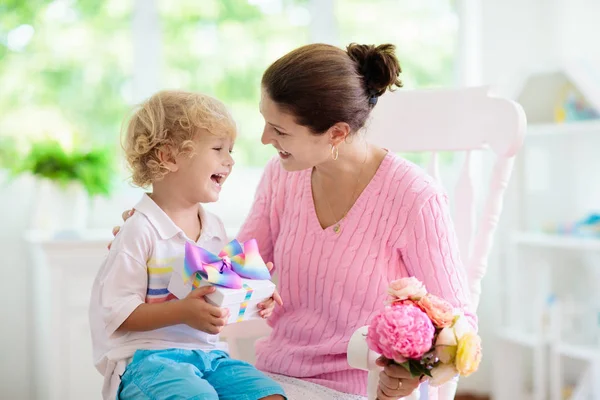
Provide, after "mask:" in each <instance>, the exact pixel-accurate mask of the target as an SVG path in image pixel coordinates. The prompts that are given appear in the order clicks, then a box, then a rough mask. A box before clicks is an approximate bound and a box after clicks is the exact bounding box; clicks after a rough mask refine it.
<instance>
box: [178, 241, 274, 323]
mask: <svg viewBox="0 0 600 400" xmlns="http://www.w3.org/2000/svg"><path fill="white" fill-rule="evenodd" d="M270 276H271V275H270V273H269V270H268V269H267V267H266V265H265V264H264V262H263V260H262V258H261V257H260V254H259V253H258V245H257V243H256V241H254V240H251V241H248V242H245V243H244V244H243V245H242V244H240V243H239V242H237V241H232V242H231V243H229V244H228V245H227V246H226V247H225V248H224V249H223V250H222V251H221V253H219V255H215V254H212V253H210V252H208V251H206V250H205V249H202V248H200V247H198V246H195V245H193V244H191V243H186V249H185V258H184V259H183V260H181V261H180V262H178V263H176V265H174V268H173V274H172V276H171V280H170V282H169V286H168V290H169V292H171V293H172V294H173V295H174V296H176V297H177V298H179V299H183V298H185V297H186V296H187V295H188V294H189V293H190V292H191V291H192V290H193V289H195V288H198V287H201V286H208V285H214V286H215V287H216V290H215V291H214V292H213V293H211V294H208V295H206V296H205V298H206V300H207V301H208V302H209V303H210V304H212V305H215V306H217V307H222V308H227V309H228V310H229V320H228V321H227V323H228V324H231V323H235V322H241V321H246V320H249V319H256V318H260V315H259V314H258V312H259V309H258V304H259V303H261V302H263V301H265V300H267V299H269V298H270V297H271V296H273V293H274V292H275V284H274V283H273V282H271V281H270V279H260V278H270ZM250 278H254V279H250Z"/></svg>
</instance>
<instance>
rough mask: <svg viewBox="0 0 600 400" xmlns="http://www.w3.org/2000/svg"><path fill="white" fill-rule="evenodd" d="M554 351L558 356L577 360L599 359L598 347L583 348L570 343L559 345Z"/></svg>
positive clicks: (599, 350)
mask: <svg viewBox="0 0 600 400" xmlns="http://www.w3.org/2000/svg"><path fill="white" fill-rule="evenodd" d="M556 350H557V352H558V353H559V354H560V355H563V356H567V357H571V358H576V359H579V360H587V361H594V360H598V359H600V346H599V347H593V346H583V345H576V344H570V343H559V344H558V345H557V346H556Z"/></svg>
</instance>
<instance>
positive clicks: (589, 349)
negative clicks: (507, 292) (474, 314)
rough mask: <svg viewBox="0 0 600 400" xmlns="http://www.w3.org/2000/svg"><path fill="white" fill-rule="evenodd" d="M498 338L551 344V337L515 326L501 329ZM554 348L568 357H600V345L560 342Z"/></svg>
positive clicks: (516, 342) (581, 358)
mask: <svg viewBox="0 0 600 400" xmlns="http://www.w3.org/2000/svg"><path fill="white" fill-rule="evenodd" d="M497 338H499V339H501V340H503V341H505V342H509V343H514V344H518V345H521V346H525V347H531V348H533V347H537V346H544V345H549V344H551V343H550V339H549V338H547V337H543V338H541V337H539V336H537V335H536V334H533V333H530V332H523V331H520V330H518V329H515V328H504V329H501V330H499V331H498V333H497ZM554 348H555V351H556V352H557V353H558V354H560V355H562V356H566V357H571V358H575V359H579V360H587V361H593V360H599V359H600V346H598V347H593V346H585V345H577V344H571V343H566V342H559V343H558V344H556V346H555V347H554Z"/></svg>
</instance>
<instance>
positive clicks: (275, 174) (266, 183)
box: [237, 159, 281, 272]
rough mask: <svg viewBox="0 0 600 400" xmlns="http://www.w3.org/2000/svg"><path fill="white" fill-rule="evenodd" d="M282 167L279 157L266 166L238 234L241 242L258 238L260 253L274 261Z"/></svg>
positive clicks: (266, 259) (265, 258) (266, 258)
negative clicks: (276, 204) (278, 192)
mask: <svg viewBox="0 0 600 400" xmlns="http://www.w3.org/2000/svg"><path fill="white" fill-rule="evenodd" d="M280 169H281V166H280V165H279V160H277V159H273V160H271V161H269V163H268V164H267V166H266V167H265V170H264V172H263V176H262V178H261V180H260V183H259V184H258V188H257V189H256V194H255V196H254V203H253V204H252V208H251V209H250V212H249V214H248V216H247V217H246V220H245V221H244V224H243V225H242V228H241V229H240V232H239V233H238V235H237V239H238V240H239V241H241V242H244V241H246V240H249V239H256V241H257V242H258V247H259V250H260V254H261V255H262V257H263V259H264V260H265V261H273V247H274V245H275V244H274V235H275V231H276V230H277V229H278V225H277V224H278V221H279V214H278V210H277V208H276V207H275V206H274V205H275V204H274V202H275V200H274V194H276V190H277V186H278V185H277V183H278V180H279V176H280V174H281V171H280ZM275 267H277V266H275ZM271 272H273V271H271Z"/></svg>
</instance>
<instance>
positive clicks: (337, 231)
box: [333, 224, 342, 234]
mask: <svg viewBox="0 0 600 400" xmlns="http://www.w3.org/2000/svg"><path fill="white" fill-rule="evenodd" d="M341 231H342V227H341V226H340V224H335V225H334V226H333V232H334V233H336V234H339V233H340V232H341Z"/></svg>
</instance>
